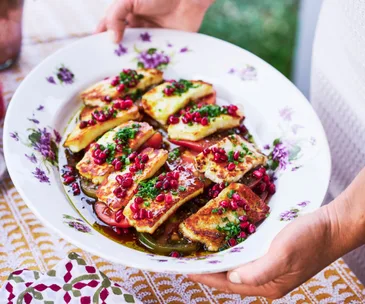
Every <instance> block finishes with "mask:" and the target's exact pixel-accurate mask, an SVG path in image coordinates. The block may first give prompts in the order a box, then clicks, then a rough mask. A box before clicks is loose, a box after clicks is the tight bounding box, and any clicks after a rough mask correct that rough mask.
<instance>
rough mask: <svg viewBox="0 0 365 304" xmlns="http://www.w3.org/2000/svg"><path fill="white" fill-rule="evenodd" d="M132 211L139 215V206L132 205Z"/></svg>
mask: <svg viewBox="0 0 365 304" xmlns="http://www.w3.org/2000/svg"><path fill="white" fill-rule="evenodd" d="M130 208H131V210H132V212H133V213H137V212H138V211H139V206H138V204H136V202H134V203H133V204H131V207H130Z"/></svg>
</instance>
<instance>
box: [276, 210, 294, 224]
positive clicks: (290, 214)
mask: <svg viewBox="0 0 365 304" xmlns="http://www.w3.org/2000/svg"><path fill="white" fill-rule="evenodd" d="M298 212H299V209H291V210H288V211H285V212H283V213H281V214H280V221H284V222H288V221H291V220H293V219H295V218H297V217H298Z"/></svg>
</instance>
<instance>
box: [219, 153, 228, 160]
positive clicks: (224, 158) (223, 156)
mask: <svg viewBox="0 0 365 304" xmlns="http://www.w3.org/2000/svg"><path fill="white" fill-rule="evenodd" d="M219 159H220V160H221V161H222V162H226V161H227V160H228V156H227V155H226V154H221V156H220V158H219Z"/></svg>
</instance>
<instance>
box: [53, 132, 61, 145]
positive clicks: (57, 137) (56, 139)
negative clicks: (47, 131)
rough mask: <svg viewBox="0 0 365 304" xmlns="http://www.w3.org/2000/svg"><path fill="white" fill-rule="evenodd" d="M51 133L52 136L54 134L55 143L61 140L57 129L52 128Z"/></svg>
mask: <svg viewBox="0 0 365 304" xmlns="http://www.w3.org/2000/svg"><path fill="white" fill-rule="evenodd" d="M53 133H54V136H55V141H56V143H58V144H59V143H60V142H61V140H62V136H61V134H60V133H59V132H58V131H57V130H53Z"/></svg>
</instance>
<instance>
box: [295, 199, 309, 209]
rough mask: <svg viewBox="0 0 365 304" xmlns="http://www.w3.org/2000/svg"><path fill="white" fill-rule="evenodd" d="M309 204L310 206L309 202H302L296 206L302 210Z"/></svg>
mask: <svg viewBox="0 0 365 304" xmlns="http://www.w3.org/2000/svg"><path fill="white" fill-rule="evenodd" d="M309 204H310V201H304V202H301V203H299V204H298V206H299V207H302V208H304V207H307V206H308V205H309Z"/></svg>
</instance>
